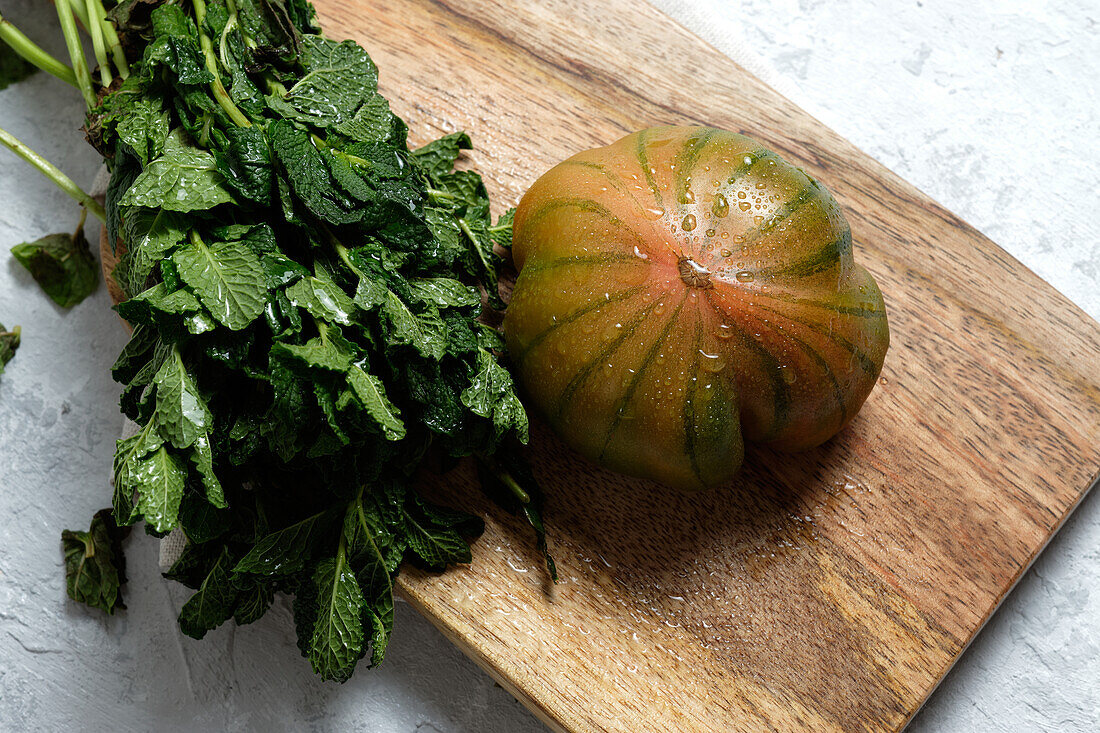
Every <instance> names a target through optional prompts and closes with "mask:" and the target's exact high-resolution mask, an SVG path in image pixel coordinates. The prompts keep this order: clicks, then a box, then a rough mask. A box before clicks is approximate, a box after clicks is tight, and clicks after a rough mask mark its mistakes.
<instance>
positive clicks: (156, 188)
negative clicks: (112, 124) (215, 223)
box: [119, 128, 233, 212]
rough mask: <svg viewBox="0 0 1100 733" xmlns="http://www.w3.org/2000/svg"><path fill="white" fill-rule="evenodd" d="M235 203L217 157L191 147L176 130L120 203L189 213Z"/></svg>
mask: <svg viewBox="0 0 1100 733" xmlns="http://www.w3.org/2000/svg"><path fill="white" fill-rule="evenodd" d="M232 200H233V196H232V195H231V194H230V193H229V189H228V188H226V185H225V178H224V177H223V176H222V174H221V173H220V172H219V171H218V168H217V163H216V162H215V160H214V156H213V155H211V154H210V153H208V152H206V151H205V150H201V149H199V148H196V147H194V146H192V145H190V144H188V143H187V142H186V141H185V140H184V137H183V131H182V130H181V129H179V128H177V129H175V130H173V131H172V134H171V135H169V136H168V139H167V140H166V141H165V144H164V154H163V155H161V156H160V157H159V158H157V159H156V160H153V161H151V162H150V163H149V165H148V166H146V167H145V170H143V171H142V172H141V175H139V176H138V177H137V179H136V180H135V181H134V182H133V184H132V185H131V186H130V188H129V190H127V191H126V193H125V194H123V196H122V199H121V201H120V202H119V203H120V204H121V205H122V206H145V207H148V208H153V209H158V208H160V209H166V210H168V211H182V212H186V211H205V210H206V209H212V208H214V207H215V206H217V205H218V204H225V203H229V202H230V201H232Z"/></svg>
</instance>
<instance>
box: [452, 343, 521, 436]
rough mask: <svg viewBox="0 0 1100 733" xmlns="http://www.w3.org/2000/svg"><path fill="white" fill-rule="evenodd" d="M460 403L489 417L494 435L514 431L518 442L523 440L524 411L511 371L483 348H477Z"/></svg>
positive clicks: (482, 415) (477, 413)
mask: <svg viewBox="0 0 1100 733" xmlns="http://www.w3.org/2000/svg"><path fill="white" fill-rule="evenodd" d="M462 404H464V405H466V407H468V408H470V411H471V412H473V413H474V414H475V415H480V416H481V417H485V418H489V419H490V420H492V421H493V426H494V427H495V428H496V434H497V437H498V438H499V437H501V436H503V435H504V434H506V433H508V432H514V433H515V434H516V436H517V437H518V438H519V439H520V441H521V442H524V443H526V442H527V427H528V421H527V412H526V411H525V410H524V409H523V403H521V402H520V401H519V397H517V396H516V391H515V384H514V383H513V382H512V375H511V374H509V373H508V370H507V369H505V368H504V367H502V366H501V365H500V364H499V363H498V362H497V360H496V357H495V356H493V355H492V354H491V353H490V352H488V351H486V350H485V349H482V348H479V349H478V351H477V366H476V368H475V369H474V372H473V375H472V376H471V377H470V386H469V387H467V388H466V389H464V390H463V391H462Z"/></svg>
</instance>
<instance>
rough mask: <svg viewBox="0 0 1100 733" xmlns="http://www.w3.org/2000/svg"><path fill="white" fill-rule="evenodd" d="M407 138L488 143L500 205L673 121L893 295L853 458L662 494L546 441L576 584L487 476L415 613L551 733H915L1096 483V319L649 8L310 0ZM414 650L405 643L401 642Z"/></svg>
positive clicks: (460, 488)
mask: <svg viewBox="0 0 1100 733" xmlns="http://www.w3.org/2000/svg"><path fill="white" fill-rule="evenodd" d="M315 2H316V5H317V8H318V10H319V12H320V17H321V21H322V25H323V27H324V28H325V30H326V32H327V33H328V35H330V36H332V37H337V38H342V37H348V38H353V39H355V40H356V41H358V42H360V43H361V44H362V45H364V46H365V47H366V48H367V49H368V50H369V51H370V53H371V54H372V55H373V57H374V59H375V60H376V61H377V63H378V66H379V68H380V69H381V77H382V80H381V88H382V91H383V93H384V94H385V95H386V96H387V97H388V98H389V99H390V100H391V103H392V105H393V107H394V109H395V111H396V112H397V113H398V114H400V115H401V116H403V117H404V118H405V119H406V120H407V121H408V122H409V125H410V128H411V137H412V141H413V142H414V143H416V144H419V143H422V142H425V141H427V140H428V139H431V138H433V137H436V136H438V135H439V134H441V133H443V132H450V131H452V130H455V129H465V130H467V131H469V132H470V133H471V134H472V136H473V138H474V144H475V147H476V151H475V152H474V153H473V155H472V161H471V162H472V164H473V165H474V166H475V167H476V168H477V169H478V170H479V171H481V172H482V173H483V174H484V176H485V178H486V182H487V184H488V187H489V189H490V192H491V194H492V195H493V196H494V201H495V204H496V206H497V207H498V209H500V210H502V209H503V208H505V207H506V206H509V205H512V204H514V203H515V202H516V201H518V198H519V196H520V195H521V194H522V192H523V191H524V190H525V189H526V188H527V186H529V185H530V184H531V183H532V182H533V181H534V180H535V179H536V178H537V177H538V176H539V175H540V174H541V173H543V172H544V171H545V170H547V169H548V168H549V167H551V166H552V165H553V164H554V163H556V162H558V161H560V160H562V159H564V158H566V157H568V156H570V155H572V154H573V153H575V152H577V151H579V150H581V149H584V148H588V147H592V146H598V145H605V144H607V143H609V142H611V141H613V140H615V139H617V138H618V137H620V136H621V135H623V134H625V133H627V132H629V131H633V130H635V129H639V128H642V127H647V126H651V125H655V124H669V123H684V124H706V125H711V126H717V127H723V128H726V129H729V130H734V131H738V132H742V133H744V134H746V135H750V136H752V137H754V138H756V139H758V140H761V141H762V142H764V143H765V144H766V145H767V146H768V147H770V148H772V149H774V150H776V151H778V152H779V153H780V154H781V155H782V156H783V157H784V158H786V159H787V160H789V161H791V162H793V163H794V164H796V165H798V166H801V167H803V168H805V169H806V170H807V171H808V172H810V173H811V174H812V175H813V176H814V177H815V178H817V179H819V180H820V181H822V182H823V183H824V184H825V185H826V186H828V188H829V189H830V190H831V191H832V192H833V194H834V195H835V196H836V198H837V199H838V200H839V201H840V203H841V205H842V206H843V207H844V209H845V211H846V213H847V216H848V219H849V221H850V223H851V225H852V231H853V234H854V238H855V244H856V258H857V261H858V262H860V263H861V264H863V265H864V266H866V267H867V268H868V269H869V270H870V271H871V273H872V274H873V275H874V277H875V278H876V280H877V281H878V283H879V284H880V286H881V288H882V291H883V293H884V294H885V297H886V303H887V309H888V311H889V317H890V326H891V332H892V347H891V350H890V352H889V354H888V355H887V358H886V365H885V368H884V370H883V373H882V378H881V380H880V384H879V385H878V387H877V388H876V389H875V391H874V392H873V393H872V395H871V396H870V398H869V399H868V401H867V403H866V405H865V406H864V408H863V411H862V412H861V413H860V415H859V416H858V418H857V419H856V420H855V421H854V422H853V423H852V424H851V425H850V426H849V427H848V428H847V429H846V430H845V431H844V432H843V433H842V434H841V435H840V436H838V437H837V438H836V439H834V440H832V441H830V442H829V443H828V444H826V445H825V446H822V447H821V448H819V449H816V450H814V451H811V452H808V453H804V454H800V455H795V456H791V455H780V454H776V453H772V452H769V451H766V450H761V449H755V450H753V449H750V451H749V455H748V456H747V461H746V463H747V468H746V470H745V472H744V474H743V476H742V477H741V478H740V479H739V480H738V481H737V482H736V483H735V484H734V485H732V486H729V487H726V488H723V489H721V490H717V491H712V492H709V493H703V494H693V495H684V494H677V493H672V492H670V491H668V490H664V489H662V488H660V487H658V486H656V485H653V484H648V483H646V482H643V481H637V480H631V479H625V478H623V477H620V476H616V475H613V474H611V473H608V472H605V471H602V470H600V469H597V468H595V467H593V466H591V465H589V464H586V463H585V462H584V461H583V460H581V459H579V458H578V457H576V456H575V455H574V454H573V453H572V452H571V451H570V450H569V449H568V448H566V447H564V446H563V445H562V444H561V443H559V442H558V441H557V440H556V439H555V438H553V436H551V435H549V434H548V433H547V431H546V430H545V428H542V427H541V426H539V425H536V426H535V430H534V435H533V439H532V445H533V448H534V450H533V456H534V460H535V464H536V470H537V472H538V475H539V478H540V479H541V481H542V482H543V485H544V488H545V490H546V493H547V495H548V506H547V508H546V520H547V525H548V532H549V535H550V537H551V548H552V551H553V553H554V556H555V557H556V559H557V562H558V568H559V570H560V572H561V576H562V582H561V583H560V584H558V585H556V586H553V585H551V584H550V583H548V581H547V578H546V574H545V572H544V571H543V570H542V567H541V565H540V562H539V557H538V555H537V553H536V552H535V549H534V542H533V539H532V536H531V534H530V532H529V531H528V529H527V528H525V527H524V526H523V525H522V523H520V522H519V521H517V520H516V519H514V518H513V517H511V516H509V515H506V514H504V513H502V512H500V511H499V510H498V509H496V508H494V507H493V506H491V505H489V504H487V503H485V502H484V500H483V498H482V497H481V494H480V492H479V491H478V490H477V489H476V488H475V482H474V479H473V477H472V475H471V473H470V472H469V471H468V470H465V471H464V470H457V471H455V472H453V473H452V475H450V476H448V477H447V479H446V481H445V483H444V484H443V485H442V486H440V485H438V480H437V481H436V485H433V486H432V487H431V490H432V491H434V492H436V493H437V494H440V495H442V497H443V498H444V499H446V500H450V501H452V502H454V503H455V504H461V505H462V506H464V507H465V508H470V507H471V505H472V506H473V507H474V508H475V509H477V510H480V511H482V512H483V513H484V514H485V515H486V516H487V517H488V528H487V531H486V533H485V535H484V536H483V537H482V538H481V539H480V540H479V541H478V542H477V543H476V544H475V546H474V562H473V563H472V565H470V566H469V567H466V568H460V569H457V570H454V571H451V572H448V573H446V574H444V575H442V576H437V575H433V574H430V573H424V572H418V571H415V570H409V571H407V572H405V573H404V574H403V575H402V576H401V579H400V581H399V583H400V587H401V591H402V592H403V594H404V595H405V597H406V598H407V599H408V600H409V601H410V602H411V603H412V604H413V605H414V606H416V607H417V608H418V609H419V610H420V611H421V612H422V613H424V614H425V615H426V616H427V617H428V618H430V619H431V620H432V621H433V622H434V623H435V624H436V625H437V626H438V627H439V628H440V629H441V630H442V631H443V632H444V633H445V634H446V635H447V636H448V637H449V638H451V639H452V640H453V641H454V642H455V643H457V644H458V645H459V646H460V647H461V648H462V649H463V650H464V651H465V652H466V653H467V654H469V655H470V656H471V657H472V658H473V659H475V660H476V661H477V662H478V663H479V664H480V665H481V666H482V667H484V668H485V669H486V670H487V671H488V672H489V673H490V674H491V675H492V676H493V677H494V678H495V679H496V680H498V681H499V682H500V683H501V684H502V685H504V686H505V687H506V688H507V689H508V690H510V691H511V692H512V693H513V694H514V695H516V697H517V698H519V699H520V700H522V701H523V702H524V703H526V704H527V705H528V706H529V707H530V708H531V709H532V710H533V711H534V712H535V713H536V714H537V715H538V716H539V717H540V718H541V719H543V720H544V721H545V722H546V723H547V724H548V725H549V726H550V727H551V728H553V729H555V730H561V731H630V732H631V733H639V732H642V731H726V730H730V731H733V730H737V731H757V730H763V731H767V730H770V731H815V732H816V731H832V730H836V731H840V730H844V731H893V730H898V729H900V728H902V727H903V726H904V725H905V723H906V722H907V721H908V720H909V718H910V717H911V716H912V715H913V714H914V713H915V712H916V711H917V709H918V708H919V707H920V705H921V703H922V702H923V701H924V699H925V698H926V697H927V696H928V694H929V693H930V692H931V691H932V690H933V689H934V688H935V686H936V684H937V683H938V682H939V680H940V679H941V678H942V677H943V676H944V674H945V673H946V672H947V670H948V669H949V668H950V667H951V665H952V664H953V663H954V661H955V659H956V658H957V657H958V655H959V654H960V653H961V652H962V650H963V649H964V648H965V647H966V645H967V644H968V643H969V641H970V640H971V639H972V638H973V637H974V635H975V634H976V633H977V631H978V630H979V629H980V628H981V627H982V625H983V624H984V623H985V621H986V620H987V619H988V618H989V616H990V614H992V612H993V611H994V609H996V607H997V605H998V604H999V603H1000V601H1001V600H1002V599H1003V598H1004V596H1005V594H1006V593H1007V592H1008V591H1009V590H1010V589H1011V588H1012V586H1013V585H1014V584H1015V582H1016V581H1017V579H1018V578H1019V577H1020V575H1021V574H1022V573H1023V571H1024V570H1025V569H1026V568H1027V567H1028V565H1029V564H1030V563H1031V562H1032V560H1034V558H1035V556H1036V555H1037V553H1038V552H1039V551H1040V550H1041V549H1042V548H1043V546H1044V545H1045V544H1046V543H1047V541H1048V540H1049V539H1050V537H1051V536H1052V535H1053V533H1054V532H1055V531H1056V530H1057V529H1058V527H1059V526H1060V525H1061V523H1062V522H1063V521H1064V520H1065V518H1066V517H1067V516H1068V514H1069V513H1070V512H1071V511H1072V510H1073V508H1074V507H1075V506H1076V504H1077V503H1078V502H1079V501H1080V500H1081V498H1082V497H1083V496H1084V495H1085V493H1086V492H1087V490H1088V489H1089V487H1090V486H1091V485H1092V484H1093V483H1094V482H1095V481H1096V477H1097V475H1098V472H1100V326H1098V325H1097V323H1095V322H1094V321H1092V320H1090V319H1089V318H1088V317H1087V316H1086V315H1085V314H1083V313H1082V312H1081V311H1080V310H1079V309H1078V308H1076V307H1075V306H1074V305H1073V304H1071V303H1070V302H1069V301H1067V300H1066V299H1065V298H1064V297H1062V296H1061V295H1059V294H1058V293H1056V292H1055V291H1054V289H1053V288H1051V287H1050V286H1049V285H1047V284H1046V283H1045V282H1043V281H1041V280H1040V279H1039V278H1038V277H1037V276H1036V275H1034V274H1033V273H1032V272H1030V271H1029V270H1028V269H1027V268H1025V267H1024V266H1023V265H1021V264H1020V263H1019V262H1017V261H1016V260H1015V259H1013V258H1012V257H1011V256H1009V255H1008V254H1006V253H1005V252H1004V251H1003V250H1001V249H1000V248H999V247H997V246H996V245H995V244H993V243H992V242H990V241H989V240H988V239H986V238H985V237H983V236H982V235H981V234H979V233H978V232H977V231H975V230H974V229H973V228H971V227H970V226H968V225H967V224H966V223H965V222H963V221H961V220H960V219H959V218H958V217H956V216H954V215H953V214H951V213H950V212H948V211H946V210H944V209H943V208H942V207H940V206H939V205H938V204H936V203H935V202H934V201H932V200H930V199H929V198H928V197H927V196H925V195H924V194H922V193H920V192H919V191H917V190H916V189H914V188H913V187H912V186H910V185H909V184H907V183H905V182H904V181H902V180H901V179H899V178H898V177H897V176H896V175H894V174H893V173H891V172H890V171H888V170H886V169H885V168H884V167H883V166H882V165H880V164H879V163H877V162H875V161H874V160H873V159H871V158H870V157H868V156H867V155H866V154H864V153H862V152H860V151H859V150H857V149H856V148H854V147H853V146H852V145H851V144H850V143H848V142H847V141H845V140H844V139H842V138H840V137H839V136H838V135H837V134H836V133H834V132H832V131H831V130H829V129H828V128H826V127H824V126H823V125H822V124H821V123H819V122H818V121H816V120H814V119H813V118H812V117H810V116H809V115H808V114H806V113H805V112H803V111H802V110H800V109H798V108H797V107H796V106H794V105H793V104H792V103H791V102H789V101H788V100H786V99H784V98H783V97H781V96H779V95H778V94H777V93H776V92H774V91H772V90H771V89H769V88H768V87H766V86H764V84H763V83H761V82H760V81H759V80H757V79H756V78H754V77H753V76H751V75H750V74H748V73H747V72H746V71H745V70H744V69H741V68H740V67H739V66H737V65H736V64H734V63H733V62H731V61H730V60H729V59H727V58H726V57H724V56H723V55H721V54H720V53H718V52H717V51H715V50H714V49H712V48H710V47H709V46H707V45H706V44H704V43H703V42H702V41H701V40H699V39H698V38H696V37H695V36H693V35H691V34H690V33H688V32H687V31H685V30H684V29H683V28H681V27H679V26H678V25H676V24H675V23H673V22H672V21H671V20H669V19H668V18H666V17H664V16H663V15H661V14H660V13H658V12H657V11H655V10H653V9H652V8H651V7H650V6H648V5H647V4H645V3H644V2H643V0H604V1H603V2H600V3H589V2H583V1H582V0H542V1H541V2H537V3H536V2H524V3H520V4H519V5H518V6H517V5H516V4H514V3H513V2H511V1H509V0H388V1H386V2H383V1H382V0H315ZM397 633H400V629H398V631H397Z"/></svg>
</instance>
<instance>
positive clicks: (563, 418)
mask: <svg viewBox="0 0 1100 733" xmlns="http://www.w3.org/2000/svg"><path fill="white" fill-rule="evenodd" d="M512 251H513V257H514V259H515V263H516V266H517V268H519V270H520V274H519V277H518V278H517V280H516V286H515V289H514V291H513V296H512V302H511V304H510V305H509V308H508V311H507V314H506V316H505V320H504V333H505V337H506V339H507V342H508V348H509V350H510V352H511V353H512V356H513V359H514V361H515V363H516V365H517V368H518V371H519V375H520V379H521V381H522V383H523V385H524V388H525V390H526V392H527V394H528V404H529V405H530V406H532V407H534V408H535V410H536V411H537V412H539V413H540V414H541V415H542V416H543V417H544V418H545V419H546V420H547V421H548V422H549V424H550V425H551V426H552V427H553V428H554V429H555V431H556V432H557V433H558V434H559V435H561V436H562V437H563V438H564V439H565V441H566V442H568V443H569V444H570V445H572V446H573V447H574V448H575V449H577V450H578V451H579V452H580V453H582V454H583V455H585V456H587V457H588V458H590V459H592V460H594V461H596V462H598V463H600V464H601V465H604V466H606V467H608V468H611V469H613V470H616V471H619V472H622V473H626V474H630V475H635V476H641V477H645V478H652V479H655V480H657V481H659V482H661V483H664V484H667V485H670V486H675V487H680V488H686V489H699V488H706V487H711V486H716V485H720V484H723V483H725V482H728V481H729V480H730V479H731V478H732V477H733V476H734V475H735V474H736V473H737V471H738V470H739V469H740V466H741V462H742V460H743V457H744V441H745V440H749V441H757V442H762V443H766V444H769V445H771V446H774V447H777V448H780V449H786V450H800V449H805V448H810V447H813V446H816V445H818V444H820V443H822V442H824V441H825V440H828V439H829V438H830V437H832V436H833V435H834V434H835V433H836V432H837V431H838V430H840V429H841V428H842V427H843V426H844V425H845V424H846V423H847V422H848V421H849V420H850V419H851V418H852V417H853V416H854V415H855V414H856V412H857V411H858V410H859V408H860V406H861V405H862V404H863V401H864V400H865V399H866V397H867V395H868V394H869V393H870V391H871V389H872V388H873V386H874V384H875V381H876V379H877V377H878V374H879V371H880V370H881V369H882V363H883V360H884V358H885V355H886V350H887V347H888V345H889V328H888V325H887V320H886V309H885V305H884V303H883V299H882V294H881V293H880V292H879V289H878V287H877V285H876V284H875V282H874V280H873V279H872V278H871V276H870V275H869V274H868V273H867V271H866V270H864V269H863V268H862V267H859V266H857V265H856V264H855V263H854V261H853V257H852V246H851V231H850V229H849V227H848V224H847V222H846V221H845V219H844V216H843V214H842V212H841V211H840V208H839V206H838V205H837V203H836V201H835V200H834V199H833V197H832V196H831V195H830V194H829V193H828V191H826V190H825V189H824V188H823V187H822V186H821V185H820V184H818V183H817V182H816V181H814V180H812V179H811V178H809V177H808V176H807V175H806V174H805V173H804V172H803V171H801V170H800V169H798V168H795V167H793V166H791V165H789V164H787V163H785V162H784V161H782V160H781V159H780V158H779V157H778V156H776V155H775V154H774V153H772V152H770V151H768V150H766V149H765V148H763V147H762V146H761V145H760V144H759V143H756V142H755V141H753V140H751V139H750V138H747V137H744V136H742V135H736V134H734V133H730V132H725V131H721V130H715V129H712V128H703V127H660V128H652V129H649V130H643V131H640V132H636V133H634V134H632V135H628V136H626V137H624V138H622V139H621V140H619V141H617V142H615V143H612V144H611V145H609V146H607V147H603V148H597V149H594V150H588V151H585V152H582V153H579V154H577V155H575V156H573V157H572V158H570V159H569V160H566V161H564V162H562V163H560V164H558V165H557V166H555V167H554V168H552V169H551V170H550V171H548V172H547V173H546V174H544V175H543V176H542V177H541V178H539V179H538V180H537V181H536V182H535V184H534V185H533V186H531V188H530V189H529V190H528V191H527V193H526V194H525V195H524V196H523V199H522V200H521V201H520V204H519V206H518V208H517V210H516V217H515V224H514V229H513V250H512Z"/></svg>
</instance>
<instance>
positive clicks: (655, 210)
mask: <svg viewBox="0 0 1100 733" xmlns="http://www.w3.org/2000/svg"><path fill="white" fill-rule="evenodd" d="M664 215H665V210H664V209H662V208H660V207H657V206H653V207H650V208H647V209H646V210H645V217H646V218H647V219H660V218H661V217H662V216H664Z"/></svg>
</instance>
